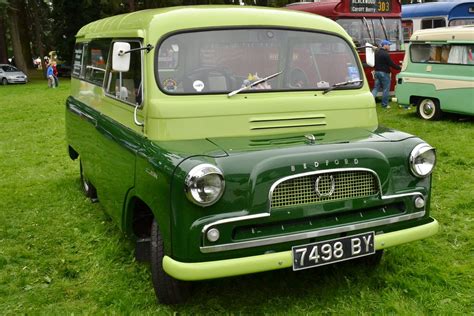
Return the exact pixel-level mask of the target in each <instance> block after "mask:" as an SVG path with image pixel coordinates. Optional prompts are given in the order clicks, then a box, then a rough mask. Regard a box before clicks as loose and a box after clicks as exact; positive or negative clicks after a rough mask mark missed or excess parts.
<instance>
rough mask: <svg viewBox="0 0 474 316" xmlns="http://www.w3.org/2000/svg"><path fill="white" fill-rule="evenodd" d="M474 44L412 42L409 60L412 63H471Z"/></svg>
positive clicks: (472, 61)
mask: <svg viewBox="0 0 474 316" xmlns="http://www.w3.org/2000/svg"><path fill="white" fill-rule="evenodd" d="M473 50H474V45H467V44H465V45H463V44H456V45H448V44H444V45H443V44H412V45H411V46H410V55H411V61H412V62H414V63H434V64H461V65H473V64H474V60H473Z"/></svg>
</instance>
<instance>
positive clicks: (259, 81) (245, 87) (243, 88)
mask: <svg viewBox="0 0 474 316" xmlns="http://www.w3.org/2000/svg"><path fill="white" fill-rule="evenodd" d="M282 72H283V71H279V72H276V73H274V74H273V75H270V76H267V77H265V78H262V79H259V80H257V81H255V82H252V83H251V84H249V85H247V86H243V87H242V88H239V89H237V90H234V91H232V92H230V93H229V94H228V95H227V97H229V98H230V97H231V96H233V95H236V94H237V93H239V92H241V91H244V90H247V89H250V88H252V87H254V86H256V85H258V84H259V83H263V82H265V81H267V80H270V79H272V78H274V77H276V76H278V75H279V74H281V73H282Z"/></svg>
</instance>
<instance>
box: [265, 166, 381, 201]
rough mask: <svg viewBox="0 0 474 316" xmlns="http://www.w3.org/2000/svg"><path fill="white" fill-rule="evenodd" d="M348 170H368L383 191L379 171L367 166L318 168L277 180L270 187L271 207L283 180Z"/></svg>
mask: <svg viewBox="0 0 474 316" xmlns="http://www.w3.org/2000/svg"><path fill="white" fill-rule="evenodd" d="M347 171H368V172H370V173H372V174H373V175H374V176H375V177H376V178H377V182H378V185H379V187H378V189H379V190H378V191H379V193H381V192H382V191H381V190H382V185H381V183H380V179H379V176H378V175H377V173H376V172H375V171H374V170H371V169H367V168H338V169H326V170H317V171H310V172H304V173H298V174H293V175H291V176H287V177H283V178H281V179H279V180H277V181H275V183H273V184H272V186H271V187H270V192H269V193H268V199H269V201H270V208H271V203H272V197H273V191H274V190H275V188H276V187H277V185H279V184H280V183H282V182H285V181H287V180H290V179H295V178H300V177H306V176H311V175H315V174H322V173H331V172H347ZM382 199H383V197H382Z"/></svg>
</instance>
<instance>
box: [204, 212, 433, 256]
mask: <svg viewBox="0 0 474 316" xmlns="http://www.w3.org/2000/svg"><path fill="white" fill-rule="evenodd" d="M263 214H266V213H263ZM256 215H258V214H256ZM268 215H269V214H268ZM424 215H425V211H424V210H423V211H421V212H416V213H412V214H406V215H401V216H396V217H390V218H383V219H379V220H374V221H369V222H363V223H358V224H352V225H345V226H339V227H333V228H326V229H321V230H316V231H311V232H305V233H297V234H293V235H286V236H278V237H270V238H265V239H259V240H249V241H243V242H237V243H233V244H224V245H216V246H205V247H200V250H201V252H202V253H212V252H220V251H228V250H235V249H243V248H250V247H259V246H267V245H273V244H277V243H284V242H289V241H295V240H301V239H308V238H315V237H322V236H327V235H332V234H338V233H344V232H350V231H354V230H359V229H366V228H371V227H376V226H381V225H388V224H393V223H398V222H402V221H407V220H411V219H414V218H419V217H422V216H424ZM216 223H217V222H215V223H213V224H210V225H206V227H209V226H212V225H215V224H216Z"/></svg>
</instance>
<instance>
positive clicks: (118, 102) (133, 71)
mask: <svg viewBox="0 0 474 316" xmlns="http://www.w3.org/2000/svg"><path fill="white" fill-rule="evenodd" d="M121 41H122V42H123V40H121ZM128 42H130V44H131V48H132V49H133V48H139V47H140V46H141V45H140V42H139V41H138V40H136V41H128ZM111 45H113V42H112V43H111ZM111 47H112V46H111ZM110 51H112V48H111V49H110ZM142 55H143V53H142V51H133V52H130V57H131V63H130V69H129V71H128V72H123V73H122V72H113V71H112V67H111V65H112V60H111V58H108V62H107V68H106V75H105V78H104V85H103V89H104V94H103V96H102V102H101V109H100V112H101V114H102V115H101V118H100V122H99V124H98V127H97V130H98V132H99V135H100V137H98V142H97V157H96V158H97V159H96V160H97V161H99V163H98V164H97V166H96V176H97V179H96V181H97V188H98V192H97V193H98V196H99V200H100V202H101V203H102V204H103V205H104V207H105V208H106V210H107V212H108V213H109V214H110V215H111V217H112V218H113V219H114V220H115V221H116V222H117V223H118V224H119V227H122V212H123V209H124V204H125V201H126V197H127V194H128V192H129V191H130V190H131V189H132V188H133V186H134V182H135V162H136V153H137V150H138V148H139V144H140V143H141V140H142V135H143V134H142V130H141V127H139V126H137V125H136V124H135V123H134V117H133V114H134V109H135V107H136V106H137V105H141V104H142V95H143V93H142V79H143V77H142ZM109 56H110V54H109Z"/></svg>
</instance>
